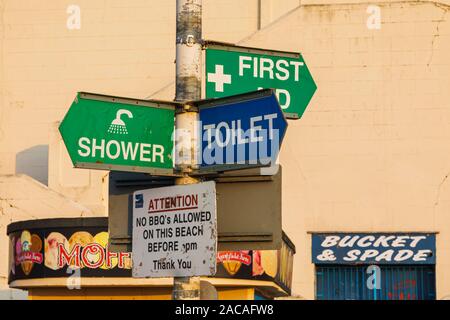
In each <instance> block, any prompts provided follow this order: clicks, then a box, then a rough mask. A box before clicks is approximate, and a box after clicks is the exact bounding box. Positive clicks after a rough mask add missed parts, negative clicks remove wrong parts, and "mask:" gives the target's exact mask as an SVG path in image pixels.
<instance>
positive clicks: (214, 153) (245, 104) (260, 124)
mask: <svg viewBox="0 0 450 320" xmlns="http://www.w3.org/2000/svg"><path fill="white" fill-rule="evenodd" d="M197 106H198V108H199V110H200V128H199V129H200V135H201V137H202V142H201V149H200V151H201V154H200V155H199V158H200V159H199V163H200V168H199V171H200V172H205V171H225V170H235V169H238V168H249V167H252V166H253V167H261V166H269V165H271V164H274V163H275V161H276V159H277V157H278V153H279V150H280V146H281V143H282V141H283V137H284V134H285V132H286V129H287V125H288V124H287V121H286V119H285V117H284V115H283V112H282V111H281V108H280V105H279V104H278V101H277V98H276V96H275V93H274V91H273V90H270V89H267V90H261V91H255V92H251V93H246V94H241V95H237V96H233V97H228V98H221V99H212V100H206V101H201V102H198V103H197Z"/></svg>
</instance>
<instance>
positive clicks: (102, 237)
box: [93, 232, 119, 270]
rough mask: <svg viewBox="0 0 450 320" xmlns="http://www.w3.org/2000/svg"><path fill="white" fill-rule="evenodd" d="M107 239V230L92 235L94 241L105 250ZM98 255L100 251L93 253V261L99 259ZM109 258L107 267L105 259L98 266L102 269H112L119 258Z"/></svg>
mask: <svg viewBox="0 0 450 320" xmlns="http://www.w3.org/2000/svg"><path fill="white" fill-rule="evenodd" d="M108 239H109V235H108V232H100V233H97V234H96V235H95V236H94V241H95V243H97V244H99V245H101V246H102V247H103V249H105V250H106V248H107V247H108ZM99 256H100V253H97V254H95V255H94V257H93V261H97V260H98V259H99ZM110 260H111V261H110V262H109V264H110V266H109V267H108V265H107V261H106V259H105V262H104V263H103V265H101V266H100V268H101V269H104V270H106V269H113V268H115V267H116V266H117V264H118V263H119V259H118V258H117V257H113V258H111V259H110Z"/></svg>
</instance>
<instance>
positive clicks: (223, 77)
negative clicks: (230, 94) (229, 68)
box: [208, 64, 231, 92]
mask: <svg viewBox="0 0 450 320" xmlns="http://www.w3.org/2000/svg"><path fill="white" fill-rule="evenodd" d="M208 82H214V83H215V85H216V91H217V92H223V85H224V84H225V83H226V84H231V74H224V73H223V65H221V64H217V65H216V71H215V73H208Z"/></svg>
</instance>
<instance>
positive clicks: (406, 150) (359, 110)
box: [0, 0, 450, 298]
mask: <svg viewBox="0 0 450 320" xmlns="http://www.w3.org/2000/svg"><path fill="white" fill-rule="evenodd" d="M73 3H76V5H78V6H79V7H80V9H81V28H80V29H74V30H70V29H68V28H67V26H66V24H67V20H68V18H69V17H70V16H71V14H70V13H69V14H68V13H67V9H68V6H69V5H70V4H73ZM298 3H299V2H296V1H289V0H278V1H277V0H262V2H261V4H262V10H261V15H260V18H261V22H262V23H261V25H262V29H261V30H259V31H258V30H257V28H258V1H257V0H255V1H253V0H252V1H250V0H248V1H239V0H230V1H220V2H219V1H214V0H204V38H206V39H214V40H220V41H227V42H239V43H240V44H242V45H250V46H260V47H266V48H273V49H279V50H289V51H301V52H302V53H303V55H304V58H305V59H306V62H307V64H308V66H309V69H310V71H311V73H312V75H313V77H314V79H315V80H316V83H317V85H318V91H317V93H316V95H315V97H313V100H312V102H311V104H310V106H309V108H308V109H307V111H306V113H305V115H304V116H303V118H302V119H301V120H299V121H295V122H290V127H289V130H288V134H287V135H286V139H285V142H284V145H283V148H282V154H281V164H282V165H283V166H284V169H283V172H284V186H283V202H284V204H283V219H284V229H285V231H286V232H287V233H288V234H289V236H290V237H291V238H292V239H293V241H294V243H295V245H296V246H297V254H296V260H295V267H294V269H295V274H294V294H300V295H302V296H305V297H306V298H314V266H313V265H312V264H311V242H310V235H308V234H307V232H308V231H360V232H362V231H367V232H371V231H393V232H395V231H438V232H439V234H438V236H437V255H438V265H437V295H438V298H442V297H445V296H448V295H450V276H449V275H447V274H448V273H447V274H446V272H445V270H446V269H448V268H449V267H450V245H449V244H448V243H450V242H449V240H450V224H449V223H448V222H449V220H450V218H449V216H448V212H450V211H449V209H450V190H449V188H450V186H449V182H448V180H449V179H448V176H449V174H450V164H449V163H450V162H449V160H450V159H449V158H450V152H449V149H450V146H449V144H448V141H449V138H450V127H449V125H450V106H449V101H450V99H449V98H450V97H449V90H448V83H450V81H449V80H450V79H449V78H450V66H449V61H448V52H449V49H450V48H449V44H450V41H449V38H450V26H449V22H448V21H449V20H448V19H449V14H448V11H449V7H448V5H449V4H450V3H449V1H448V0H445V1H395V2H394V1H377V2H373V4H374V5H377V6H379V8H380V9H381V11H380V13H381V21H382V24H381V28H380V29H369V28H368V27H367V19H368V18H369V17H370V13H368V12H367V10H368V6H369V3H367V1H358V0H348V1H341V0H339V1H325V0H305V1H301V3H302V6H300V7H298V8H297V9H296V7H297V6H298ZM270 8H271V9H270ZM174 12H175V1H148V0H145V1H144V0H130V1H126V2H123V1H118V0H111V1H100V0H89V1H88V0H77V1H66V0H57V1H56V0H55V1H45V2H36V1H32V0H20V1H17V0H0V67H1V68H0V84H1V85H0V174H14V173H26V174H28V175H30V176H32V177H34V178H35V179H37V180H38V181H41V182H43V183H44V184H47V183H48V185H49V187H50V188H51V189H54V190H56V191H58V192H60V193H62V194H64V195H67V196H68V197H69V198H71V199H74V200H77V201H79V202H80V203H83V204H84V205H85V206H86V207H88V208H89V209H90V210H92V211H93V212H95V213H96V214H99V215H104V214H106V208H107V204H106V202H105V194H106V191H105V188H104V184H103V183H102V180H103V179H104V176H105V173H104V172H89V171H86V170H85V171H86V172H85V171H84V172H83V173H81V172H80V171H79V170H76V169H71V168H70V162H68V158H67V154H66V153H65V151H64V148H63V147H62V146H61V141H60V140H59V139H58V135H57V131H56V129H55V128H56V127H55V122H57V121H60V120H61V119H62V118H63V116H64V114H65V112H66V111H67V109H68V107H69V106H70V104H71V102H72V100H73V99H74V97H75V93H76V92H77V91H91V92H96V93H105V94H111V95H123V96H131V97H136V98H148V97H153V98H160V99H172V98H173V97H174V85H173V83H174V59H175V50H174V49H175V46H174V37H175V17H174ZM46 159H48V162H49V163H50V165H47V166H46V165H45V161H46ZM90 191H92V192H90ZM3 239H6V237H5V238H3V235H2V236H1V240H0V241H3Z"/></svg>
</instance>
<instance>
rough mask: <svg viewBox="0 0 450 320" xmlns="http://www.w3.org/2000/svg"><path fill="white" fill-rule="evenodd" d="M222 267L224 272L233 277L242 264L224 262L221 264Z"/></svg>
mask: <svg viewBox="0 0 450 320" xmlns="http://www.w3.org/2000/svg"><path fill="white" fill-rule="evenodd" d="M222 264H223V267H224V268H225V270H227V272H228V273H229V274H230V275H231V276H234V275H235V274H236V273H237V272H238V271H239V269H240V268H241V265H242V263H240V262H238V261H224V262H222Z"/></svg>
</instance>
